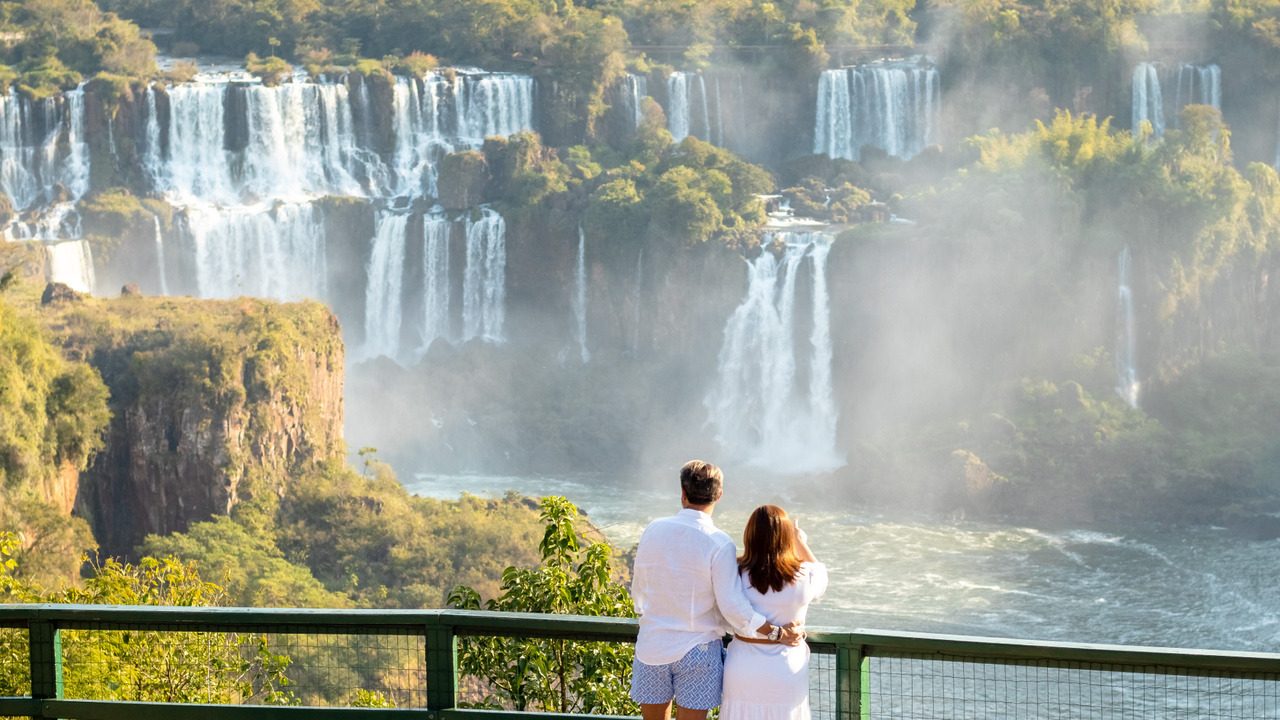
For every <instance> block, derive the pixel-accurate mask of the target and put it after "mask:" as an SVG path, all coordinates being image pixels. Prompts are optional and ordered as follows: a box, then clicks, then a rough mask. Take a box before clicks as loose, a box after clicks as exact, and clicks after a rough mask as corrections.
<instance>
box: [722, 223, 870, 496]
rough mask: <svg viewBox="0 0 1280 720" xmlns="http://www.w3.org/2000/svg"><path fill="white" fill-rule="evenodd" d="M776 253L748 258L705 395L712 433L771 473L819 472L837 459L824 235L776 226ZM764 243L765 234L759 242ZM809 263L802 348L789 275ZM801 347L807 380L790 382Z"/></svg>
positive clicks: (740, 458) (737, 455) (738, 457)
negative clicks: (743, 290)
mask: <svg viewBox="0 0 1280 720" xmlns="http://www.w3.org/2000/svg"><path fill="white" fill-rule="evenodd" d="M776 237H777V238H779V239H782V240H783V241H784V242H785V243H786V250H785V252H784V253H783V256H782V258H780V259H779V258H777V257H775V256H774V255H773V253H770V252H764V253H762V254H761V255H760V257H759V258H757V259H756V260H754V261H752V262H751V263H750V269H749V281H748V287H747V295H746V298H744V299H743V301H742V304H741V305H739V306H738V308H737V310H735V311H734V313H733V315H732V316H731V317H730V318H729V322H728V324H727V325H726V327H725V331H724V345H723V346H722V347H721V349H720V361H719V379H718V381H717V383H716V385H715V387H714V388H713V389H712V391H711V392H710V393H709V394H708V396H707V398H706V402H705V404H706V407H707V410H708V412H709V420H708V422H710V423H711V424H712V425H714V426H715V428H716V440H717V442H719V443H720V445H721V446H722V447H723V448H724V449H725V451H726V452H727V453H728V455H729V457H730V458H731V459H733V460H734V461H737V462H742V463H746V464H749V465H753V466H757V467H761V468H764V469H766V470H769V471H773V472H779V473H782V472H786V473H814V472H825V471H829V470H832V469H835V468H837V467H840V466H842V465H843V464H844V462H845V460H844V457H842V456H841V455H839V454H838V453H837V452H836V450H835V431H836V420H837V414H836V410H835V402H834V400H833V398H832V388H831V355H832V350H831V335H830V332H831V329H830V308H829V304H828V294H827V285H826V259H827V253H828V251H829V250H830V247H831V237H830V236H829V235H824V234H821V233H804V234H793V233H778V234H777V236H776ZM766 245H768V241H766ZM806 261H807V262H808V264H809V267H810V268H811V271H812V275H813V282H812V288H813V292H812V317H811V318H810V322H811V323H812V329H811V332H810V335H809V347H808V348H800V347H797V346H796V342H795V328H796V318H795V293H796V277H797V274H798V273H799V271H800V269H801V266H802V265H804V264H805V263H806ZM806 351H807V359H808V376H809V382H808V385H807V387H801V386H800V385H798V383H797V381H796V376H797V367H798V364H799V363H800V362H802V361H803V360H804V358H805V355H806Z"/></svg>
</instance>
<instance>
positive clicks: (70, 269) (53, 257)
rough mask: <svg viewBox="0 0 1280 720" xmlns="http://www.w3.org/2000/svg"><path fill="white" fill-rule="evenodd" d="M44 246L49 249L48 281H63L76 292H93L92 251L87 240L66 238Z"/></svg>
mask: <svg viewBox="0 0 1280 720" xmlns="http://www.w3.org/2000/svg"><path fill="white" fill-rule="evenodd" d="M45 247H46V249H47V250H48V251H49V280H50V281H52V282H60V283H63V284H64V285H66V286H68V287H70V288H71V289H72V290H75V291H76V292H82V293H91V292H93V286H94V284H95V279H94V272H93V253H92V252H91V251H90V249H89V243H88V242H87V241H85V240H68V241H66V242H60V243H54V244H52V245H47V246H45Z"/></svg>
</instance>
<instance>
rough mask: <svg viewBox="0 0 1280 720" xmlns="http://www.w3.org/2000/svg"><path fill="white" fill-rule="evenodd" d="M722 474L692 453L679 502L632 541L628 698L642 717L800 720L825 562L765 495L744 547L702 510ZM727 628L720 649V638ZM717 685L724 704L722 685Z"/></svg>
mask: <svg viewBox="0 0 1280 720" xmlns="http://www.w3.org/2000/svg"><path fill="white" fill-rule="evenodd" d="M723 482H724V475H723V474H722V473H721V472H720V468H718V467H716V466H715V465H712V464H710V463H706V462H702V461H701V460H694V461H692V462H689V463H686V464H685V466H684V467H683V468H681V469H680V490H681V494H680V499H681V505H682V506H683V508H684V509H683V510H681V511H680V512H679V513H678V514H676V515H674V516H672V517H666V518H659V519H657V520H654V521H653V522H652V523H650V524H649V526H648V527H647V528H645V531H644V534H643V535H641V537H640V544H639V546H638V547H637V548H636V559H635V574H634V576H633V580H632V584H631V594H632V597H633V598H634V599H635V603H636V611H637V612H638V613H639V615H640V636H639V637H638V638H637V639H636V658H635V663H634V664H633V665H632V673H631V697H632V699H634V700H635V701H636V702H638V703H640V707H641V708H642V711H643V717H644V720H666V718H668V717H670V715H671V701H672V700H673V699H674V700H675V703H676V718H677V720H704V719H705V718H706V715H707V711H708V710H710V709H711V708H713V707H716V706H717V705H720V706H721V708H720V720H809V647H808V645H805V644H804V643H803V642H802V641H803V639H804V618H805V613H806V611H807V610H808V607H809V603H810V602H811V601H812V600H813V599H814V598H816V597H818V596H819V595H821V594H822V592H823V590H825V589H826V587H827V570H826V567H825V566H823V565H822V563H819V562H818V561H817V558H815V557H814V556H813V553H812V552H811V551H810V550H809V546H808V544H807V542H806V538H805V535H804V533H803V532H802V531H801V530H800V529H799V528H798V527H797V526H796V525H795V524H794V523H793V522H792V521H791V520H789V519H788V518H787V514H786V513H785V512H784V511H783V510H782V508H779V507H777V506H774V505H763V506H761V507H759V508H756V510H755V512H753V513H752V514H751V518H750V519H749V520H747V526H746V529H745V530H744V531H743V534H742V544H743V553H742V556H741V557H737V556H736V550H735V548H734V545H733V540H731V539H729V536H728V535H726V534H724V533H723V532H721V531H720V530H718V529H716V526H715V525H714V524H712V522H711V512H712V510H714V509H715V504H716V502H718V501H719V500H720V496H721V492H722V489H721V488H722V485H723ZM726 630H727V631H729V632H731V633H733V635H734V639H733V641H732V642H730V643H729V649H728V652H727V654H726V653H725V650H724V645H723V643H722V642H721V636H722V635H723V633H724V632H725V631H726ZM722 686H723V696H724V698H723V703H722V702H721V693H722Z"/></svg>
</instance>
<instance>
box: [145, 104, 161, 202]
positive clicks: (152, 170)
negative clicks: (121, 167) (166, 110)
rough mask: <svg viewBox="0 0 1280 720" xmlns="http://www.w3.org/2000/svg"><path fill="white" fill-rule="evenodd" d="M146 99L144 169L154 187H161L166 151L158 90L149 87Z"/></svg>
mask: <svg viewBox="0 0 1280 720" xmlns="http://www.w3.org/2000/svg"><path fill="white" fill-rule="evenodd" d="M144 97H145V98H146V103H147V122H146V124H145V125H144V127H143V134H144V136H145V137H146V145H145V146H144V147H143V150H142V167H143V169H144V170H146V173H147V178H149V179H150V181H151V186H152V187H160V172H161V167H162V164H163V162H164V151H163V148H162V147H161V143H160V111H159V109H158V108H157V105H156V90H155V88H154V87H148V88H147V92H146V93H145V95H144Z"/></svg>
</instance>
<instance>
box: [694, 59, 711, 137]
mask: <svg viewBox="0 0 1280 720" xmlns="http://www.w3.org/2000/svg"><path fill="white" fill-rule="evenodd" d="M695 90H696V93H695V92H694V91H695ZM690 94H691V95H695V94H696V95H697V101H698V104H697V108H698V111H699V112H698V128H697V130H693V129H692V127H691V128H690V131H689V134H691V135H693V136H694V137H697V138H698V139H699V140H706V141H707V142H710V141H711V113H710V112H709V111H708V110H707V82H706V78H704V77H703V76H702V73H698V75H697V77H695V78H694V83H693V85H692V86H691V87H690ZM691 125H692V123H691Z"/></svg>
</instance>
